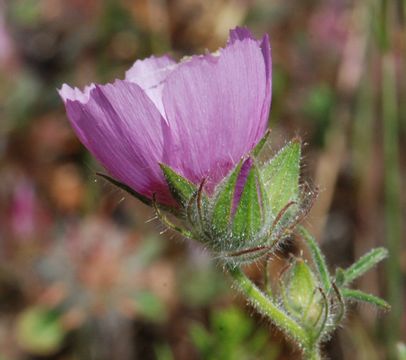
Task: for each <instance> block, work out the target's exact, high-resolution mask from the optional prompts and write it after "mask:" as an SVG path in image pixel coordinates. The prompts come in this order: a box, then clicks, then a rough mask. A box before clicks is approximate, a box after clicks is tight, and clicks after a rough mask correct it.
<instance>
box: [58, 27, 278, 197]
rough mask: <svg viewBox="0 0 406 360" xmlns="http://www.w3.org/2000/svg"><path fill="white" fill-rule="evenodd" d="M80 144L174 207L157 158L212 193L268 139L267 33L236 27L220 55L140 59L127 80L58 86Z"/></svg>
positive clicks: (137, 186) (126, 179) (121, 177)
mask: <svg viewBox="0 0 406 360" xmlns="http://www.w3.org/2000/svg"><path fill="white" fill-rule="evenodd" d="M59 92H60V95H61V97H62V98H63V100H64V103H65V106H66V111H67V114H68V117H69V119H70V122H71V124H72V126H73V128H74V130H75V131H76V133H77V135H78V137H79V138H80V140H81V141H82V143H83V144H84V145H85V146H86V147H87V148H88V149H89V150H90V151H91V152H92V154H93V155H94V156H95V157H96V158H97V159H98V160H99V161H100V162H101V163H102V164H103V166H104V167H105V168H106V169H107V170H108V171H109V172H110V174H111V175H112V176H113V177H115V178H116V179H117V180H119V181H120V182H122V183H124V184H126V185H128V186H129V187H131V188H132V189H134V190H135V191H137V192H138V193H140V194H142V195H144V196H146V197H147V198H151V197H152V195H153V193H156V195H157V200H158V201H159V202H160V203H163V204H172V203H173V200H172V197H171V195H170V192H169V189H168V185H167V183H166V181H165V179H164V176H163V174H162V171H161V169H160V167H159V163H163V164H165V165H168V166H170V167H171V168H173V169H174V170H175V171H177V172H178V173H179V174H180V175H182V176H183V177H185V178H187V179H188V180H190V181H191V182H193V183H195V184H198V183H200V182H201V181H202V179H204V178H207V179H208V183H207V189H208V191H209V192H210V191H211V190H212V189H213V188H214V187H215V185H217V184H218V183H219V182H220V181H221V180H222V179H223V178H224V177H225V176H226V175H227V173H228V172H229V171H230V170H231V169H232V168H233V167H234V166H235V165H236V163H237V162H238V161H239V160H240V159H241V158H242V157H243V156H244V155H245V154H246V153H247V152H249V151H250V150H251V149H252V148H253V147H254V145H255V144H256V143H257V142H258V141H259V139H260V138H261V137H262V136H263V134H264V131H265V129H266V126H267V120H268V112H269V106H270V100H271V54H270V46H269V39H268V36H267V35H265V36H264V37H263V38H262V40H260V41H258V40H256V39H255V38H254V37H253V36H252V34H251V33H250V32H249V31H248V30H247V29H243V28H237V29H235V30H232V31H231V32H230V38H229V41H228V43H227V46H226V47H225V48H224V49H220V50H219V51H218V52H217V53H213V54H208V55H202V56H192V57H190V58H187V59H184V60H183V61H181V62H180V63H176V62H175V61H173V60H172V59H171V58H170V57H168V56H163V57H150V58H148V59H145V60H142V61H140V60H138V61H136V62H135V63H134V65H133V66H132V68H131V69H130V70H128V71H127V73H126V77H125V80H116V81H115V82H114V83H113V84H107V85H94V84H92V85H90V86H88V87H86V88H85V90H84V91H81V90H79V89H77V88H71V87H69V86H68V85H63V86H62V89H61V90H60V91H59Z"/></svg>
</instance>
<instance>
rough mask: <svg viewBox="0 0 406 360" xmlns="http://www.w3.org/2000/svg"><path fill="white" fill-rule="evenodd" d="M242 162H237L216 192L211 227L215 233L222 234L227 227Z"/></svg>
mask: <svg viewBox="0 0 406 360" xmlns="http://www.w3.org/2000/svg"><path fill="white" fill-rule="evenodd" d="M242 164H243V160H241V161H240V162H239V164H238V165H237V166H236V168H235V169H234V171H233V172H232V173H231V175H230V176H229V177H228V179H227V180H226V182H225V183H224V184H223V185H222V187H221V188H220V191H219V193H218V194H217V197H216V203H215V205H214V208H213V214H212V224H213V226H212V228H213V231H214V232H215V233H216V234H223V233H224V232H225V231H227V229H228V228H229V225H230V222H231V211H232V208H233V200H234V193H235V186H236V184H237V180H238V176H239V175H240V171H241V167H242Z"/></svg>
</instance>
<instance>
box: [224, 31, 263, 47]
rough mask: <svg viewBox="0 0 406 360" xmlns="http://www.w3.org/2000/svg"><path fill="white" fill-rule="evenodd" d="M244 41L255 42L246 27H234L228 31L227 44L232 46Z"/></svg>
mask: <svg viewBox="0 0 406 360" xmlns="http://www.w3.org/2000/svg"><path fill="white" fill-rule="evenodd" d="M245 39H251V40H255V41H257V40H256V39H255V38H254V37H253V36H252V33H251V31H250V30H249V29H248V28H246V27H236V28H235V29H232V30H230V35H229V39H228V44H230V45H231V44H234V43H235V42H236V41H242V40H245Z"/></svg>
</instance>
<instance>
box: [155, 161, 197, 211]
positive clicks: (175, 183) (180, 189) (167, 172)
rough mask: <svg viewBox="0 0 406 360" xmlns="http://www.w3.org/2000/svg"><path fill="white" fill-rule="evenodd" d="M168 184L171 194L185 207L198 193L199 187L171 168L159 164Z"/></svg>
mask: <svg viewBox="0 0 406 360" xmlns="http://www.w3.org/2000/svg"><path fill="white" fill-rule="evenodd" d="M159 166H160V167H161V169H162V172H163V173H164V176H165V180H166V182H167V183H168V186H169V190H170V191H171V194H172V195H173V197H174V198H175V200H177V201H178V202H179V203H180V204H181V205H182V206H183V207H186V206H187V205H188V203H189V200H190V199H191V197H192V196H193V195H194V194H195V193H196V192H197V187H196V185H194V184H193V183H191V182H190V181H189V180H187V179H185V178H184V177H183V176H181V175H179V174H178V173H176V172H175V171H174V170H172V169H171V168H170V167H169V166H166V165H164V164H159Z"/></svg>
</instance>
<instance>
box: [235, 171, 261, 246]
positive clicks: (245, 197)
mask: <svg viewBox="0 0 406 360" xmlns="http://www.w3.org/2000/svg"><path fill="white" fill-rule="evenodd" d="M256 171H257V170H256V167H255V165H252V167H251V170H250V172H249V173H248V176H247V179H246V182H245V185H244V189H243V191H242V194H241V199H240V202H239V204H238V206H237V210H236V212H235V215H234V219H233V228H232V233H233V236H234V238H235V239H247V238H249V237H251V236H252V235H254V234H256V233H257V231H258V230H259V229H260V227H261V204H260V199H259V197H260V194H258V192H259V191H258V184H257V176H256Z"/></svg>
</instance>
